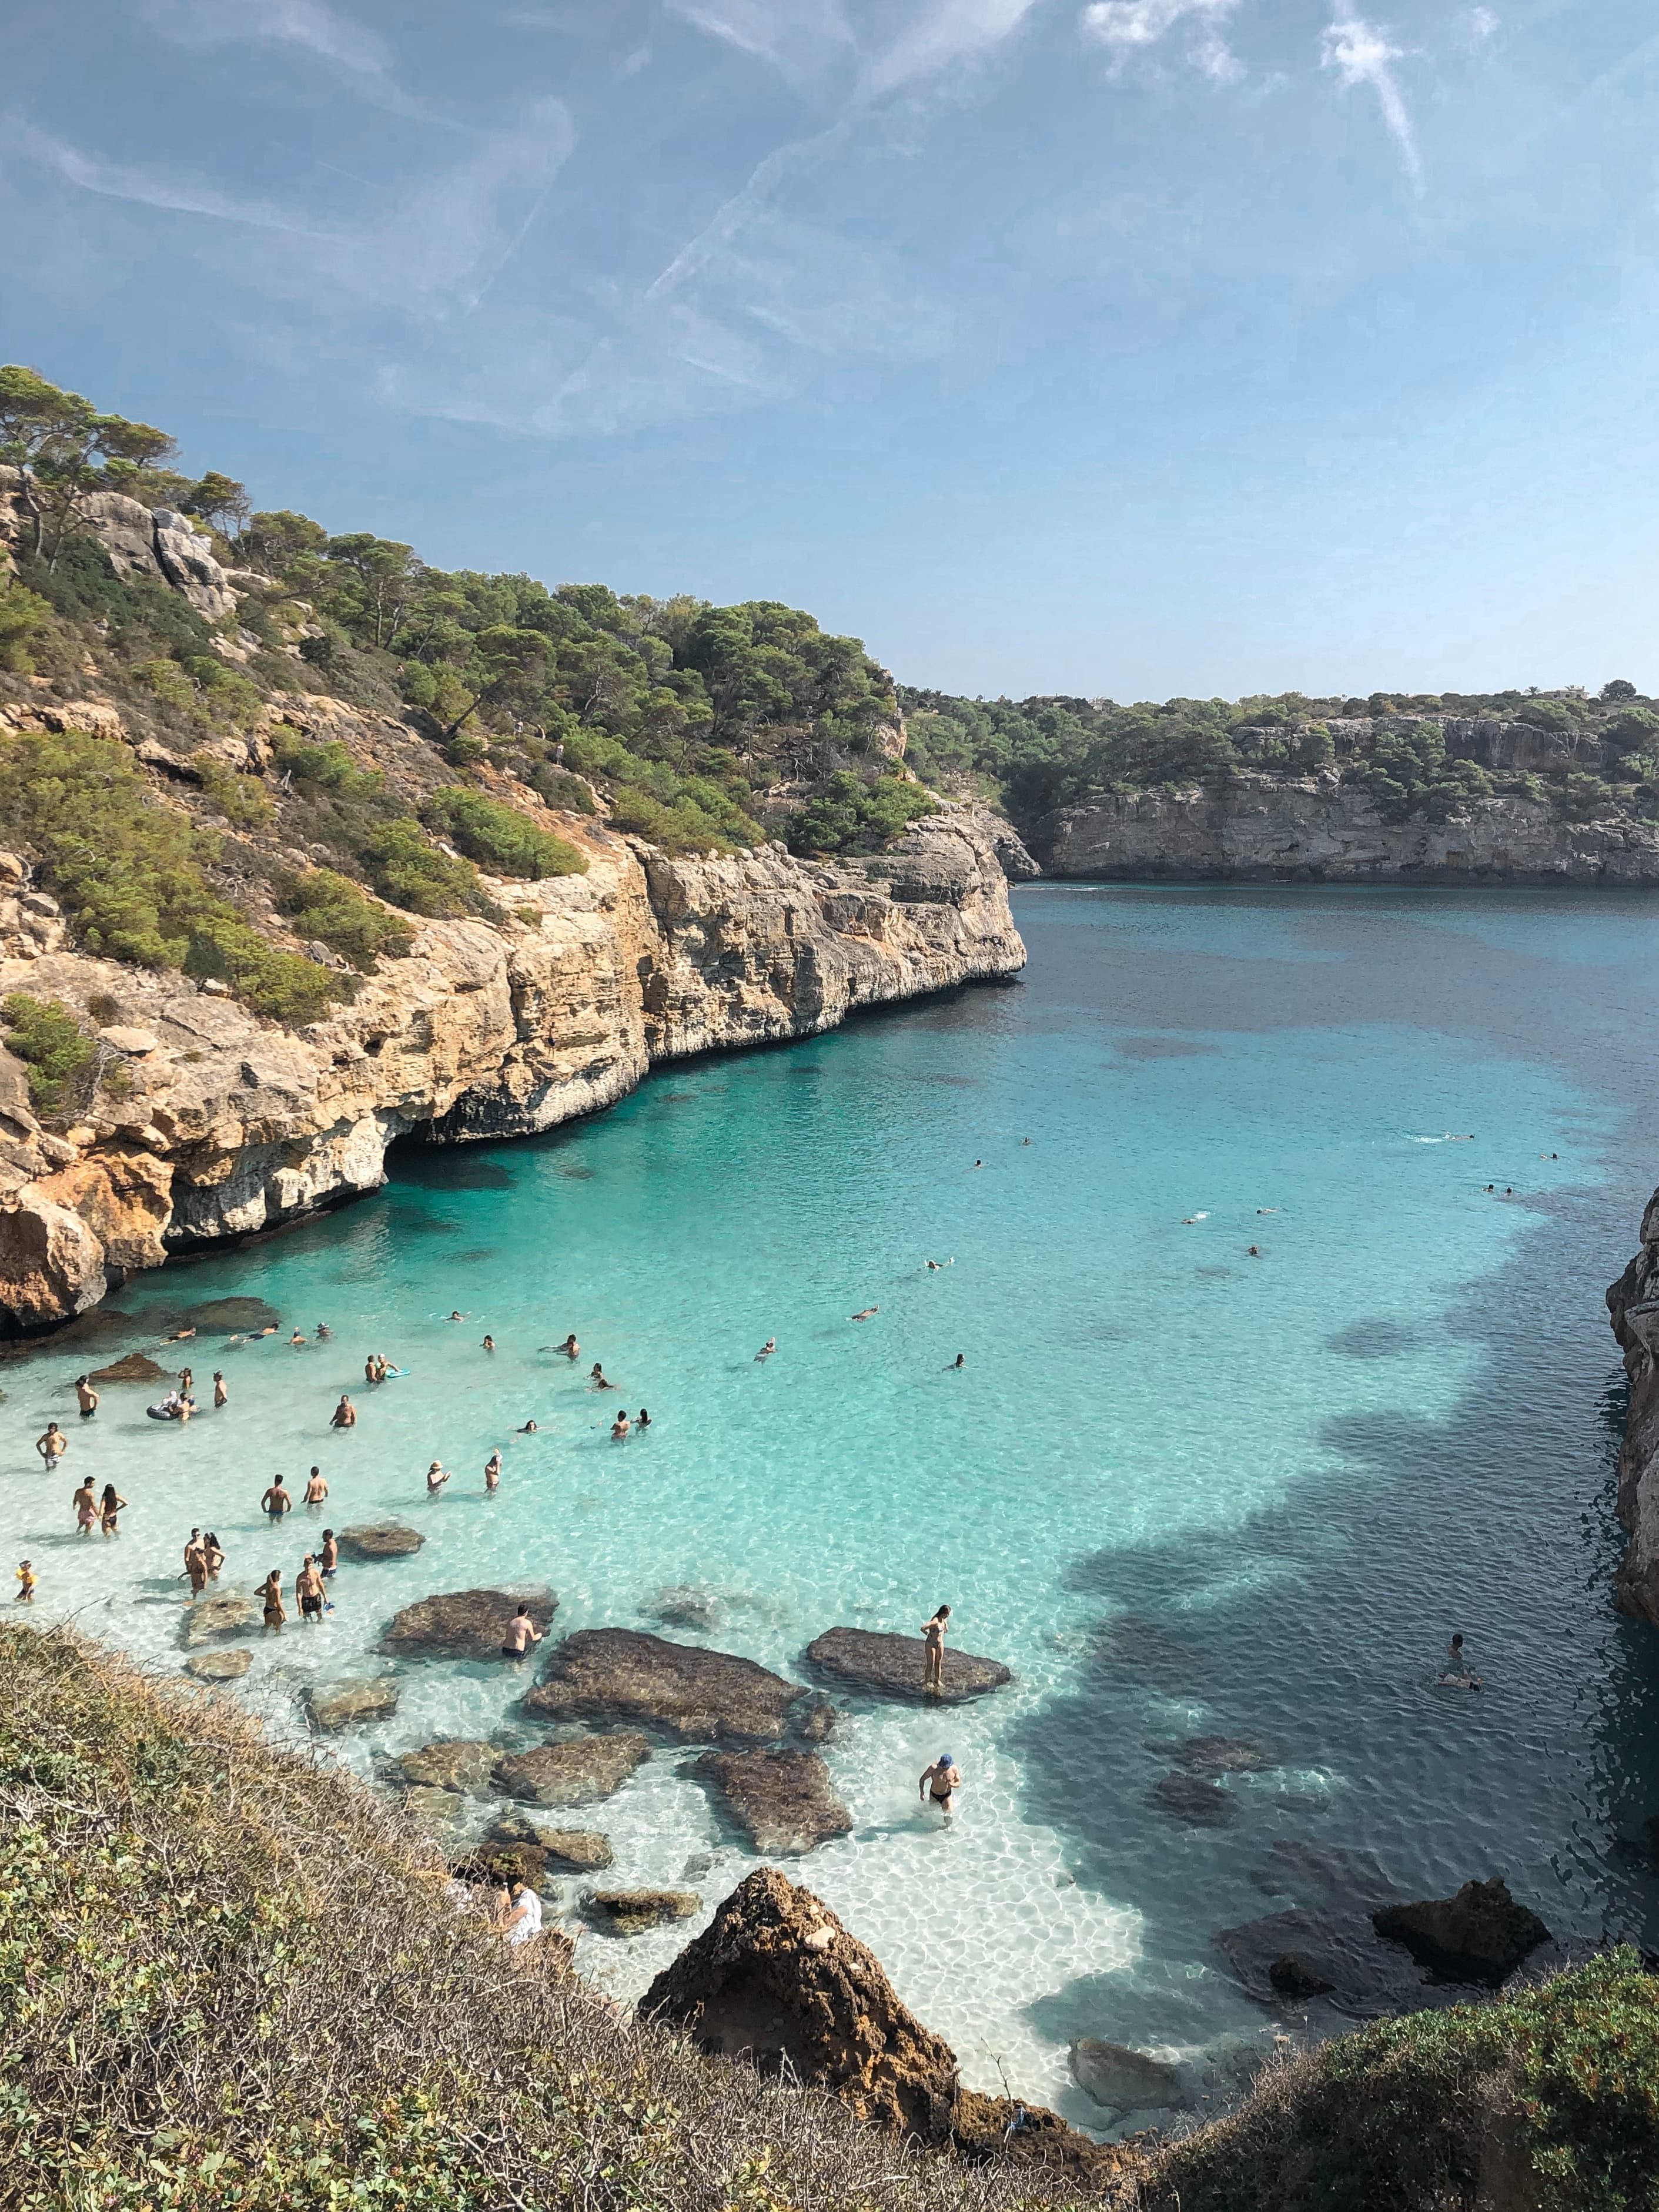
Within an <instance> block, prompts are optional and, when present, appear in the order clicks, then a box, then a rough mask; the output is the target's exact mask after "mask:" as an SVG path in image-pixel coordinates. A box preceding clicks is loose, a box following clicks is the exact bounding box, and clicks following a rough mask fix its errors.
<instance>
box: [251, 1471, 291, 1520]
mask: <svg viewBox="0 0 1659 2212" xmlns="http://www.w3.org/2000/svg"><path fill="white" fill-rule="evenodd" d="M259 1510H260V1511H261V1512H262V1513H268V1514H269V1515H270V1517H271V1519H272V1520H273V1521H280V1520H281V1519H282V1517H283V1514H284V1513H289V1512H292V1511H293V1510H294V1500H293V1498H291V1497H290V1496H289V1492H287V1490H286V1489H284V1487H283V1478H282V1476H281V1475H280V1474H279V1475H278V1476H277V1478H276V1481H275V1482H273V1483H272V1484H271V1486H270V1489H269V1490H267V1491H266V1492H265V1494H264V1497H263V1498H261V1499H260V1500H259Z"/></svg>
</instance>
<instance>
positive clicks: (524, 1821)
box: [488, 1813, 617, 1874]
mask: <svg viewBox="0 0 1659 2212" xmlns="http://www.w3.org/2000/svg"><path fill="white" fill-rule="evenodd" d="M488 1841H489V1842H490V1843H492V1844H501V1845H503V1846H504V1847H507V1848H511V1847H513V1845H515V1844H516V1845H523V1844H528V1845H529V1846H530V1847H531V1848H532V1850H538V1851H540V1852H541V1853H542V1854H543V1855H544V1864H545V1865H547V1866H550V1867H551V1868H552V1869H554V1871H555V1872H556V1873H559V1874H599V1873H601V1872H602V1871H603V1870H604V1869H605V1868H606V1867H608V1866H611V1865H612V1864H614V1863H615V1860H616V1856H617V1855H616V1853H615V1852H614V1851H613V1850H611V1838H610V1837H609V1836H601V1835H599V1834H598V1833H597V1832H595V1831H594V1830H593V1829H592V1828H557V1827H555V1826H554V1825H553V1823H552V1822H551V1821H550V1820H537V1819H535V1818H534V1816H533V1815H532V1814H529V1813H503V1814H502V1815H501V1819H500V1820H497V1821H496V1823H495V1826H494V1827H493V1828H491V1830H490V1831H489V1838H488Z"/></svg>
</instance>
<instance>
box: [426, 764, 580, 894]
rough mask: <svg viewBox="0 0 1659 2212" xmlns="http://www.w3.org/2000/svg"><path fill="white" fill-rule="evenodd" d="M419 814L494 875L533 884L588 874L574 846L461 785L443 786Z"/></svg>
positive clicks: (506, 807) (511, 808) (522, 816)
mask: <svg viewBox="0 0 1659 2212" xmlns="http://www.w3.org/2000/svg"><path fill="white" fill-rule="evenodd" d="M421 811H422V818H423V819H424V820H425V822H426V823H427V824H428V827H429V828H431V829H437V830H440V831H441V833H442V834H443V835H444V836H447V837H449V838H452V839H453V841H454V842H455V843H456V844H457V845H459V847H460V848H461V850H462V852H464V853H465V854H468V855H469V857H470V858H471V859H472V860H477V861H480V862H482V863H483V866H485V867H487V868H489V870H490V871H491V872H493V873H494V874H495V875H500V876H516V877H518V878H520V879H521V880H523V881H525V882H527V883H537V882H539V881H540V879H541V878H543V877H544V876H580V875H585V874H586V872H587V858H586V854H583V853H580V852H578V851H577V849H576V848H575V847H574V845H571V844H568V843H567V842H565V840H564V839H563V838H562V837H556V836H554V835H553V834H552V832H551V831H550V830H547V829H538V828H537V826H536V824H535V823H533V822H532V821H530V820H529V819H528V817H526V816H525V815H522V814H520V812H519V811H518V809H517V808H516V807H513V806H503V805H501V802H500V801H499V800H498V799H486V798H485V796H484V794H483V793H482V792H481V791H473V790H471V789H469V788H468V787H466V786H465V784H459V783H452V784H446V785H445V786H444V787H443V788H442V789H441V790H439V791H435V792H434V793H432V796H431V797H430V799H428V801H427V803H426V805H424V807H422V810H421Z"/></svg>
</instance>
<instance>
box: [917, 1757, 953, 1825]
mask: <svg viewBox="0 0 1659 2212" xmlns="http://www.w3.org/2000/svg"><path fill="white" fill-rule="evenodd" d="M961 1787H962V1775H961V1771H960V1770H959V1769H958V1767H957V1763H956V1761H955V1759H952V1758H951V1754H950V1753H949V1752H948V1751H942V1752H940V1753H939V1757H938V1758H937V1759H935V1760H934V1761H933V1765H931V1766H928V1767H924V1768H923V1770H922V1776H921V1796H923V1797H931V1798H932V1799H933V1802H934V1804H935V1805H937V1806H938V1807H939V1811H940V1812H941V1813H948V1812H949V1811H950V1810H951V1803H952V1801H953V1800H954V1798H955V1796H956V1793H957V1790H960V1789H961Z"/></svg>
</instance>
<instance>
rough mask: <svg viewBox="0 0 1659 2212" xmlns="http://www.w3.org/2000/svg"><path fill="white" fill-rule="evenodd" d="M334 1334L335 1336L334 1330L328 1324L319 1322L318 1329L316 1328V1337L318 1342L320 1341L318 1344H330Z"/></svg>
mask: <svg viewBox="0 0 1659 2212" xmlns="http://www.w3.org/2000/svg"><path fill="white" fill-rule="evenodd" d="M333 1334H334V1332H333V1330H332V1329H331V1328H330V1327H329V1325H328V1323H327V1322H325V1321H319V1322H318V1324H317V1328H316V1336H317V1341H318V1343H319V1344H326V1343H327V1342H328V1340H329V1339H330V1337H331V1336H332V1335H333Z"/></svg>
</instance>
